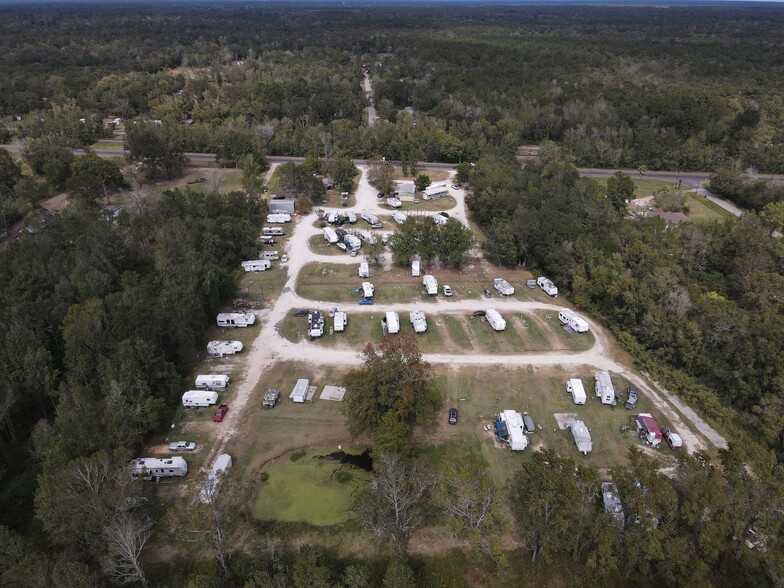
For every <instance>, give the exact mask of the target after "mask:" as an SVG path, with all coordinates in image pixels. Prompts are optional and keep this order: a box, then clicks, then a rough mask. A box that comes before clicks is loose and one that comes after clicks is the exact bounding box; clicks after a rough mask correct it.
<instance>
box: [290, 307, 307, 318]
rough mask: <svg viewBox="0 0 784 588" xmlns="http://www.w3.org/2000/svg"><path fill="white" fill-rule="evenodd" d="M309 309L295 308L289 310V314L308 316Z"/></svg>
mask: <svg viewBox="0 0 784 588" xmlns="http://www.w3.org/2000/svg"><path fill="white" fill-rule="evenodd" d="M309 314H310V311H309V310H308V309H307V308H295V309H294V310H292V311H291V316H308V315H309Z"/></svg>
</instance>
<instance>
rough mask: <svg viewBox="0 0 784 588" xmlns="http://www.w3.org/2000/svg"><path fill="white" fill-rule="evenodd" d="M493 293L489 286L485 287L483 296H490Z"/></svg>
mask: <svg viewBox="0 0 784 588" xmlns="http://www.w3.org/2000/svg"><path fill="white" fill-rule="evenodd" d="M492 295H493V293H492V292H491V291H490V289H489V288H485V298H490V297H491V296H492Z"/></svg>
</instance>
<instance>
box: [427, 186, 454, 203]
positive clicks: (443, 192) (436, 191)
mask: <svg viewBox="0 0 784 588" xmlns="http://www.w3.org/2000/svg"><path fill="white" fill-rule="evenodd" d="M444 196H449V190H448V189H447V187H446V184H433V185H432V186H428V187H427V188H425V189H424V191H423V196H422V198H423V199H424V200H438V199H439V198H443V197H444Z"/></svg>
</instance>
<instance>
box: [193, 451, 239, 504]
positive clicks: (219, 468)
mask: <svg viewBox="0 0 784 588" xmlns="http://www.w3.org/2000/svg"><path fill="white" fill-rule="evenodd" d="M232 465H233V464H232V461H231V456H230V455H229V454H228V453H222V454H220V455H219V456H218V457H216V458H215V461H214V462H213V463H212V467H211V468H210V472H209V473H208V474H207V478H206V479H205V480H204V485H202V487H201V490H199V500H200V501H201V502H203V503H205V504H209V503H210V502H212V501H213V500H214V499H215V497H216V496H217V494H218V488H219V487H220V484H221V482H222V481H223V478H224V477H225V476H226V475H227V472H228V471H229V470H230V469H231V466H232Z"/></svg>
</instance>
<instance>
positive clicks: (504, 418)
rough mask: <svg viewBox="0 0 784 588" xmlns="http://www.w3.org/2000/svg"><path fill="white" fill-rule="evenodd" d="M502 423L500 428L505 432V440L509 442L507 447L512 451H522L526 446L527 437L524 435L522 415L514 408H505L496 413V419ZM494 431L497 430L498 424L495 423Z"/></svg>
mask: <svg viewBox="0 0 784 588" xmlns="http://www.w3.org/2000/svg"><path fill="white" fill-rule="evenodd" d="M497 422H500V423H503V427H501V428H500V430H502V431H505V432H506V435H507V436H506V439H505V440H506V441H507V442H508V443H509V448H510V449H511V450H512V451H523V450H524V449H525V448H526V447H528V437H526V436H525V426H524V424H523V415H521V414H520V413H519V412H516V411H514V410H505V411H503V412H502V413H501V414H500V415H498V421H497ZM496 431H499V426H498V425H496Z"/></svg>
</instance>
